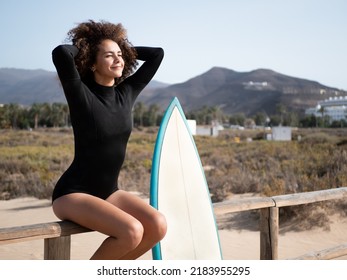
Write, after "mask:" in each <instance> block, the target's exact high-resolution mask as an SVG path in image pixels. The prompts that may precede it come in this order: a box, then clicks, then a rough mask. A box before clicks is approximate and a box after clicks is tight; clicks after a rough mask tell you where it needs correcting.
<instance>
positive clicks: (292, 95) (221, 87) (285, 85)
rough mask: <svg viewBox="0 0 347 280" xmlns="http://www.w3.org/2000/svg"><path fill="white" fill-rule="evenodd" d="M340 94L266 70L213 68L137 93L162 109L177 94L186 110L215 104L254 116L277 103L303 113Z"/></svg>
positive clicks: (147, 101)
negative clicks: (173, 82) (142, 94)
mask: <svg viewBox="0 0 347 280" xmlns="http://www.w3.org/2000/svg"><path fill="white" fill-rule="evenodd" d="M343 94H346V92H343V91H339V90H338V89H336V88H331V87H328V86H324V85H322V84H320V83H318V82H315V81H310V80H306V79H300V78H295V77H290V76H286V75H283V74H280V73H277V72H275V71H272V70H268V69H257V70H254V71H250V72H236V71H233V70H230V69H226V68H221V67H214V68H212V69H210V70H209V71H207V72H206V73H203V74H202V75H199V76H197V77H194V78H192V79H190V80H188V81H186V82H185V83H181V84H174V85H170V86H168V87H165V88H158V89H155V90H154V92H152V94H151V96H150V97H148V96H140V99H139V100H140V101H142V102H144V103H145V104H154V103H155V104H158V105H160V106H161V107H163V108H165V107H166V106H167V105H168V104H169V102H170V100H171V99H172V98H173V97H174V96H177V97H178V99H179V100H180V102H181V104H182V106H183V108H184V109H185V110H186V111H190V110H195V109H199V108H201V107H203V106H217V107H220V108H221V109H222V110H223V111H224V112H225V113H229V114H235V113H244V114H246V115H253V114H255V113H257V112H260V111H264V112H266V113H267V114H274V113H276V105H278V104H282V105H284V106H285V107H286V108H287V110H288V111H296V112H298V113H300V112H301V113H302V112H304V110H305V109H307V108H308V107H314V106H316V105H317V102H318V101H319V100H322V99H326V98H328V97H331V96H336V95H343Z"/></svg>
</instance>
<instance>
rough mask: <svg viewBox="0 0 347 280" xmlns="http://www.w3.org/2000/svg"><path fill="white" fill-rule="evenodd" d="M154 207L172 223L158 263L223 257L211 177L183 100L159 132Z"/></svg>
mask: <svg viewBox="0 0 347 280" xmlns="http://www.w3.org/2000/svg"><path fill="white" fill-rule="evenodd" d="M150 203H151V205H152V206H153V207H155V208H156V209H158V210H159V211H160V212H161V213H163V214H164V216H165V217H166V220H167V224H168V230H167V234H166V236H165V237H164V239H163V240H162V241H161V242H160V243H158V244H157V245H156V246H155V247H154V248H153V250H152V255H153V259H159V260H161V259H163V260H188V259H189V260H191V259H198V260H203V259H211V260H212V259H214V260H215V259H217V260H220V259H222V254H221V248H220V242H219V236H218V229H217V226H216V221H215V217H214V213H213V206H212V203H211V199H210V193H209V190H208V186H207V182H206V178H205V173H204V171H203V168H202V165H201V161H200V157H199V154H198V151H197V148H196V145H195V142H194V139H193V137H192V134H191V132H190V130H189V127H188V124H187V121H186V118H185V115H184V113H183V110H182V107H181V105H180V103H179V101H178V99H177V98H174V99H173V100H172V102H171V104H170V105H169V107H168V109H167V110H166V112H165V114H164V117H163V120H162V123H161V125H160V128H159V132H158V136H157V141H156V144H155V149H154V155H153V163H152V174H151V190H150Z"/></svg>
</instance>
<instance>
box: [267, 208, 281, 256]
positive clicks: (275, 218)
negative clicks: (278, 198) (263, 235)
mask: <svg viewBox="0 0 347 280" xmlns="http://www.w3.org/2000/svg"><path fill="white" fill-rule="evenodd" d="M269 209H270V221H269V222H270V223H269V226H270V240H271V253H272V259H273V260H278V231H279V208H278V207H271V208H269Z"/></svg>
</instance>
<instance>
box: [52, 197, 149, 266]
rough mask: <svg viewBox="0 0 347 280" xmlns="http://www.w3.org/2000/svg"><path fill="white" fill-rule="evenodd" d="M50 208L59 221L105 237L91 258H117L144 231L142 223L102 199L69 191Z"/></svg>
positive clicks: (139, 239) (137, 242) (134, 245)
mask: <svg viewBox="0 0 347 280" xmlns="http://www.w3.org/2000/svg"><path fill="white" fill-rule="evenodd" d="M53 211H54V213H55V214H56V216H57V217H58V218H60V219H62V220H70V221H73V222H75V223H77V224H79V225H81V226H84V227H87V228H90V229H92V230H96V231H99V232H101V233H104V234H106V235H108V236H110V237H109V238H107V239H106V240H105V241H104V242H103V243H102V244H101V246H100V247H99V249H98V250H97V251H96V252H95V254H94V255H93V256H92V259H120V258H122V257H124V256H125V255H127V254H128V253H129V252H131V251H133V250H135V249H136V248H137V247H138V245H139V244H140V243H141V241H142V239H143V234H144V228H143V226H142V224H141V223H140V222H139V221H138V220H137V219H136V218H134V217H132V216H131V215H129V214H127V213H126V212H124V211H123V210H121V209H119V208H118V207H116V206H115V205H113V204H111V203H110V202H108V201H105V200H103V199H100V198H97V197H94V196H91V195H88V194H83V193H73V194H68V195H64V196H62V197H59V198H57V199H56V200H55V201H54V202H53Z"/></svg>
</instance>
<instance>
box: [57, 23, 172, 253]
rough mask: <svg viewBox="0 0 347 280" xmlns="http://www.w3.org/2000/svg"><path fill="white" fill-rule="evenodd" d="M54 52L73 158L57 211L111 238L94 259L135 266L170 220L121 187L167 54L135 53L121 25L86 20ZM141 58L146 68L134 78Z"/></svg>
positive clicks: (154, 51) (158, 51)
mask: <svg viewBox="0 0 347 280" xmlns="http://www.w3.org/2000/svg"><path fill="white" fill-rule="evenodd" d="M68 35H69V39H71V40H72V45H60V46H58V47H56V48H55V49H54V50H53V52H52V56H53V63H54V65H55V67H56V69H57V72H58V75H59V79H60V81H61V83H62V86H63V89H64V93H65V96H66V99H67V102H68V105H69V109H70V115H71V122H72V126H73V130H74V139H75V156H74V160H73V162H72V164H71V165H70V167H69V168H68V169H67V170H66V172H65V173H64V174H63V175H62V177H61V178H60V179H59V181H58V183H57V185H56V187H55V189H54V191H53V196H52V200H53V211H54V213H55V214H56V216H57V217H58V218H60V219H62V220H70V221H73V222H75V223H78V224H80V225H82V226H84V227H87V228H90V229H92V230H96V231H99V232H101V233H104V234H106V235H107V236H109V237H108V238H107V239H106V240H105V241H104V242H103V243H102V244H101V246H100V247H99V248H98V249H97V251H96V252H95V253H94V255H93V256H92V257H91V259H136V258H138V257H139V256H141V255H142V254H144V253H145V252H146V251H148V250H149V249H151V248H152V247H153V246H154V245H155V244H156V243H157V242H158V241H160V240H161V239H162V238H163V237H164V235H165V233H166V221H165V218H164V217H163V215H161V214H160V213H159V212H158V211H157V210H156V209H154V208H152V207H151V206H150V205H148V204H147V203H146V202H144V201H143V200H142V199H140V198H139V197H137V196H135V195H132V194H130V193H128V192H125V191H122V190H119V189H118V185H117V180H118V175H119V171H120V169H121V166H122V164H123V161H124V157H125V150H126V145H127V142H128V139H129V136H130V132H131V129H132V118H131V111H132V107H133V105H134V102H135V99H136V97H137V96H138V95H139V93H140V92H141V90H142V89H143V88H144V87H145V86H146V85H147V84H148V83H149V81H150V80H151V79H152V77H153V76H154V74H155V73H156V71H157V69H158V67H159V65H160V63H161V61H162V59H163V56H164V52H163V50H162V49H161V48H150V47H133V46H132V45H131V44H130V43H129V42H128V41H127V38H126V31H125V29H124V28H123V26H122V25H121V24H117V25H115V24H112V23H109V22H104V21H102V22H94V21H88V22H84V23H81V24H79V25H78V26H77V27H75V28H73V29H71V30H70V31H69V33H68ZM136 59H139V60H143V61H144V63H143V64H142V66H141V67H140V68H139V69H138V70H137V71H136V72H135V73H134V74H133V75H131V76H130V74H132V73H133V72H134V70H135V67H136V65H137V62H136Z"/></svg>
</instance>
